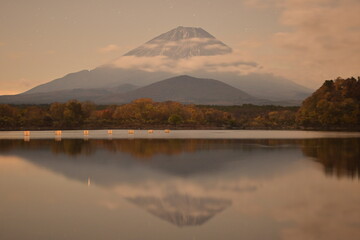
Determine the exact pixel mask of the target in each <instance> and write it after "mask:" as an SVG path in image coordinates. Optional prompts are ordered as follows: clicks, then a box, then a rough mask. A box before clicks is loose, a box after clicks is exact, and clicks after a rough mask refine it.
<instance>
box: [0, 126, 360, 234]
mask: <svg viewBox="0 0 360 240" xmlns="http://www.w3.org/2000/svg"><path fill="white" fill-rule="evenodd" d="M0 196H1V197H0V239H1V240H2V239H4V240H12V239H26V240H33V239H34V240H35V239H36V240H43V239H44V240H48V239H51V240H58V239H59V240H60V239H61V240H62V239H77V240H85V239H86V240H92V239H94V240H95V239H96V240H98V239H125V240H127V239H129V240H136V239H153V240H161V239H172V240H177V239H206V240H211V239H261V240H262V239H267V240H268V239H301V240H303V239H326V240H328V239H360V204H359V203H360V133H351V132H311V131H225V130H224V131H220V130H217V131H205V130H202V131H185V130H183V131H180V130H178V131H171V132H170V133H165V132H164V131H154V133H152V134H149V133H148V132H147V131H135V133H134V134H128V132H127V131H124V130H114V131H113V134H111V135H110V134H107V131H105V130H102V131H100V130H98V131H90V132H89V134H88V135H86V136H84V135H83V132H82V131H63V132H62V134H61V136H54V132H53V131H38V132H36V131H32V132H31V133H30V136H26V137H24V136H23V132H0Z"/></svg>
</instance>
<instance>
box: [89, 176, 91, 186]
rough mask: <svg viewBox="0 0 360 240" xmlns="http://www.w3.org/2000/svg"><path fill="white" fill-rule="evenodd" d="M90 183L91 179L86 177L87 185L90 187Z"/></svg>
mask: <svg viewBox="0 0 360 240" xmlns="http://www.w3.org/2000/svg"><path fill="white" fill-rule="evenodd" d="M90 185H91V179H90V177H88V187H90Z"/></svg>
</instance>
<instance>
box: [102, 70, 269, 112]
mask: <svg viewBox="0 0 360 240" xmlns="http://www.w3.org/2000/svg"><path fill="white" fill-rule="evenodd" d="M139 98H151V99H153V100H154V101H157V102H164V101H176V102H181V103H194V104H211V105H236V104H244V103H258V104H261V103H264V102H266V100H261V99H258V98H255V97H252V96H251V95H249V94H247V93H245V92H243V91H241V90H239V89H237V88H235V87H232V86H230V85H228V84H226V83H223V82H220V81H217V80H213V79H202V78H195V77H191V76H187V75H182V76H178V77H173V78H169V79H166V80H163V81H159V82H156V83H153V84H150V85H148V86H145V87H141V88H138V89H136V90H133V91H130V92H126V93H123V94H111V95H107V96H105V97H103V98H99V99H97V102H98V103H127V102H131V101H133V100H135V99H139Z"/></svg>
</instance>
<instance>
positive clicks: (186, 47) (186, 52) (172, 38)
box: [125, 26, 232, 59]
mask: <svg viewBox="0 0 360 240" xmlns="http://www.w3.org/2000/svg"><path fill="white" fill-rule="evenodd" d="M231 51H232V50H231V48H230V47H228V46H227V45H225V44H224V43H222V42H221V41H219V40H217V39H216V38H215V37H214V36H212V35H211V34H210V33H208V32H207V31H205V30H204V29H202V28H195V27H182V26H180V27H177V28H174V29H172V30H170V31H168V32H166V33H163V34H161V35H159V36H157V37H156V38H154V39H152V40H150V41H148V42H146V43H145V44H143V45H141V46H140V47H138V48H135V49H133V50H131V51H130V52H128V53H126V54H125V56H137V57H154V56H166V57H169V58H174V59H178V58H190V57H193V56H214V55H222V54H227V53H231Z"/></svg>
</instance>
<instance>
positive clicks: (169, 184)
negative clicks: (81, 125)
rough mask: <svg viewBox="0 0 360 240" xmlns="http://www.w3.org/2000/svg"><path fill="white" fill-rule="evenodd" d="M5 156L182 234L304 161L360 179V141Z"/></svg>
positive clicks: (97, 145)
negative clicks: (106, 193)
mask: <svg viewBox="0 0 360 240" xmlns="http://www.w3.org/2000/svg"><path fill="white" fill-rule="evenodd" d="M0 154H1V155H15V156H18V157H21V158H22V159H25V160H26V161H29V162H31V163H33V164H35V165H37V166H40V167H42V168H44V169H46V170H49V171H52V172H54V173H56V174H60V175H63V176H65V177H66V178H68V179H71V180H75V181H77V182H83V183H84V184H87V181H88V178H89V177H90V178H91V183H92V184H94V185H96V186H98V187H100V188H103V189H107V190H110V191H113V192H114V193H116V194H119V195H120V197H121V198H124V199H126V200H127V201H129V202H131V203H133V204H134V205H135V206H138V207H140V208H141V209H144V210H145V211H147V212H149V213H151V214H152V215H154V216H157V217H158V218H160V219H162V220H166V221H168V222H170V223H172V224H174V225H176V226H179V227H182V226H199V225H201V224H204V223H205V222H207V221H208V220H209V219H211V218H213V217H214V216H215V215H216V214H219V213H220V212H222V211H223V210H225V209H226V208H228V207H229V206H230V205H231V204H232V202H233V197H234V196H236V197H240V198H241V197H242V196H244V195H246V194H252V193H253V192H256V191H257V190H258V189H259V188H261V182H265V183H266V182H267V180H272V179H273V178H276V177H279V176H280V177H281V176H283V175H286V174H289V173H290V174H291V172H292V171H296V170H297V168H298V167H299V165H297V164H295V163H297V162H298V161H299V160H302V159H304V155H305V156H308V157H310V158H309V159H313V160H314V161H316V162H318V163H320V164H321V165H322V166H323V167H324V170H325V172H326V174H329V175H331V176H334V175H336V176H346V177H359V172H360V171H359V170H360V139H306V140H304V139H298V140H280V139H278V140H255V139H253V140H216V139H212V140H206V139H191V140H185V139H178V140H175V139H171V140H170V139H161V140H157V139H156V140H155V139H153V140H150V139H131V140H127V139H116V140H87V141H85V140H81V139H64V140H62V141H54V140H31V141H30V142H24V141H21V140H0ZM243 179H245V180H244V181H242V180H243ZM258 183H260V185H259V184H258Z"/></svg>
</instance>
